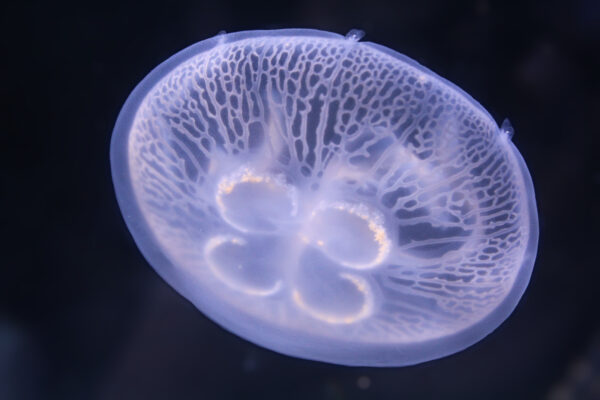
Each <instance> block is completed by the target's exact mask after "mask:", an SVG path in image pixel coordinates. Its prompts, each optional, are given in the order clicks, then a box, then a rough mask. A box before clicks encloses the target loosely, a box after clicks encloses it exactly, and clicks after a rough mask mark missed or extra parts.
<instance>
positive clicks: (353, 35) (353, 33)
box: [346, 29, 365, 42]
mask: <svg viewBox="0 0 600 400" xmlns="http://www.w3.org/2000/svg"><path fill="white" fill-rule="evenodd" d="M363 37H365V31H361V30H360V29H350V32H348V33H347V34H346V39H348V40H352V41H353V42H358V41H359V40H360V39H362V38H363Z"/></svg>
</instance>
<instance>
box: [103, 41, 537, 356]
mask: <svg viewBox="0 0 600 400" xmlns="http://www.w3.org/2000/svg"><path fill="white" fill-rule="evenodd" d="M359 39H360V35H359V34H352V35H349V37H347V38H344V37H343V36H339V35H336V34H331V33H326V32H320V31H312V30H282V31H259V32H241V33H235V34H228V35H221V36H218V37H216V38H213V39H209V40H206V41H203V42H200V43H198V44H196V45H193V46H191V47H189V48H187V49H185V50H183V51H182V52H180V53H178V54H176V55H175V56H173V57H172V58H170V59H169V60H167V61H166V62H165V63H163V64H161V65H160V66H159V67H158V68H157V69H155V70H154V71H153V72H152V73H151V74H150V75H148V77H146V78H145V79H144V80H143V81H142V83H141V84H140V85H139V86H138V87H137V88H136V89H135V90H134V92H133V93H132V94H131V96H130V98H129V99H128V100H127V103H126V104H125V106H124V108H123V110H122V112H121V114H120V116H119V119H118V121H117V125H116V127H115V131H114V134H113V141H112V147H111V160H112V170H113V177H114V181H115V187H116V191H117V196H118V199H119V204H120V206H121V208H122V211H123V215H124V217H125V220H126V222H127V224H128V226H129V228H130V230H131V232H132V234H133V236H134V239H135V240H136V242H137V244H138V246H139V247H140V249H141V250H142V252H143V253H144V255H145V256H146V258H147V259H148V260H149V262H150V263H151V264H152V265H153V267H154V268H155V269H156V270H157V271H158V273H159V274H160V275H161V276H162V277H163V278H165V279H166V280H167V282H169V283H170V284H171V285H172V286H173V287H175V288H176V289H177V290H178V291H179V292H180V293H181V294H182V295H184V296H185V297H186V298H188V299H189V300H190V301H192V302H193V303H194V304H195V305H196V306H197V307H198V308H199V309H200V310H201V311H202V312H204V313H205V314H206V315H208V316H209V317H210V318H212V319H213V320H215V321H216V322H218V323H219V324H221V325H222V326H223V327H225V328H227V329H229V330H231V331H232V332H235V333H236V334H238V335H240V336H242V337H244V338H247V339H248V340H251V341H253V342H255V343H258V344H260V345H262V346H265V347H268V348H270V349H273V350H276V351H279V352H282V353H285V354H290V355H294V356H298V357H303V358H309V359H315V360H321V361H327V362H333V363H340V364H347V365H372V366H398V365H408V364H414V363H418V362H421V361H426V360H430V359H434V358H438V357H441V356H444V355H447V354H451V353H454V352H456V351H459V350H461V349H463V348H465V347H467V346H469V345H471V344H473V343H474V342H476V341H478V340H479V339H481V338H482V337H484V336H485V335H487V334H488V333H490V332H491V331H492V330H493V329H495V328H496V327H497V326H498V325H499V324H500V323H501V322H502V321H503V320H504V319H505V318H506V317H507V316H508V315H509V314H510V313H511V311H512V310H513V309H514V307H515V306H516V304H517V302H518V300H519V298H520V297H521V295H522V293H523V291H524V290H525V287H526V286H527V283H528V281H529V277H530V274H531V270H532V267H533V262H534V258H535V252H536V249H537V234H538V226H537V213H536V207H535V199H534V193H533V187H532V184H531V178H530V176H529V173H528V171H527V168H526V166H525V164H524V162H523V160H522V159H521V157H520V155H519V153H518V152H517V150H516V148H515V147H514V145H513V144H512V142H511V141H510V138H509V135H508V134H507V132H506V131H505V130H501V129H500V128H499V127H498V125H497V124H496V122H494V120H493V119H492V118H491V117H490V116H489V114H488V113H487V112H486V111H485V110H484V109H483V108H482V107H481V106H480V105H479V104H478V103H477V102H475V101H474V100H473V99H471V98H470V97H469V96H468V95H467V94H465V93H464V92H462V91H461V90H460V89H458V88H457V87H455V86H454V85H452V84H451V83H449V82H447V81H445V80H444V79H442V78H440V77H438V76H437V75H435V74H433V73H432V72H430V71H429V70H427V69H425V68H423V67H422V66H420V65H418V64H417V63H415V62H414V61H412V60H410V59H408V58H406V57H404V56H402V55H400V54H398V53H396V52H394V51H392V50H389V49H387V48H384V47H381V46H378V45H375V44H372V43H362V42H359V41H358V40H359Z"/></svg>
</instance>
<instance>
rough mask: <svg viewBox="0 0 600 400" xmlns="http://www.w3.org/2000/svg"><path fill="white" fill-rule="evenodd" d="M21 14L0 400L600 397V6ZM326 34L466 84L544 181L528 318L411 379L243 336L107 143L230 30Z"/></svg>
mask: <svg viewBox="0 0 600 400" xmlns="http://www.w3.org/2000/svg"><path fill="white" fill-rule="evenodd" d="M14 3H15V4H3V5H1V6H0V38H1V39H0V40H1V43H2V48H1V49H2V53H1V54H2V57H1V61H0V70H1V71H2V72H3V73H2V75H1V81H0V82H1V83H0V93H1V96H0V98H1V102H2V103H1V105H0V110H1V111H0V112H1V114H0V117H1V118H0V140H1V142H0V150H1V151H2V157H0V162H1V168H0V176H1V181H0V184H1V185H0V204H1V205H2V208H1V210H2V213H1V214H0V227H1V230H0V232H1V234H2V255H3V257H2V261H1V262H0V269H1V272H2V275H1V276H0V399H3V400H12V399H120V398H123V399H132V400H133V399H145V400H147V399H148V400H149V399H246V398H258V399H281V398H285V399H306V398H308V399H359V398H382V399H388V398H389V399H406V398H408V399H420V398H423V399H439V398H444V399H599V398H600V311H598V306H599V305H600V302H599V301H598V297H599V293H600V261H599V259H600V257H599V254H600V245H599V239H600V235H599V233H598V232H599V228H598V227H599V226H600V195H599V194H600V139H599V138H600V128H599V126H600V123H599V118H600V79H599V78H598V74H599V73H600V3H599V2H596V1H592V0H580V1H565V2H562V3H561V2H533V1H525V2H491V1H483V0H481V1H468V2H442V1H433V0H421V1H414V2H413V1H407V2H390V3H385V2H382V1H378V0H372V1H359V2H355V1H336V0H309V1H304V2H291V3H287V2H284V1H280V2H272V3H262V2H257V1H231V0H217V1H194V2H189V3H187V4H186V3H177V4H171V3H170V2H166V1H163V2H151V1H148V2H144V3H140V4H137V5H134V4H123V3H122V2H118V1H115V2H110V1H101V2H97V3H93V4H92V3H89V2H81V1H80V2H74V3H72V4H67V3H63V2H35V3H33V2H24V3H23V2H21V3H19V4H16V2H14ZM283 27H309V28H318V29H324V30H330V31H334V32H339V33H346V32H347V31H348V30H349V29H351V28H360V29H364V30H365V31H366V33H367V36H366V37H365V39H364V40H368V41H373V42H377V43H380V44H383V45H386V46H388V47H391V48H393V49H396V50H398V51H400V52H402V53H404V54H407V55H408V56H410V57H412V58H414V59H416V60H417V61H419V62H421V63H422V64H423V65H426V66H427V67H429V68H430V69H432V70H433V71H435V72H437V73H438V74H440V75H442V76H444V77H446V78H448V79H449V80H450V81H452V82H454V83H456V84H457V85H458V86H460V87H462V88H463V89H464V90H465V91H467V92H468V93H470V94H471V95H472V96H473V97H474V98H476V99H477V100H479V101H480V102H481V103H482V104H483V106H484V107H486V108H487V109H488V110H489V111H490V112H491V114H492V116H493V117H494V118H496V120H497V121H498V122H501V121H502V119H504V117H507V116H508V117H509V118H510V120H511V122H512V124H513V126H514V127H515V136H514V138H513V141H514V142H515V143H516V145H517V147H518V148H519V150H520V151H521V153H522V154H523V156H524V158H525V160H526V161H527V163H528V166H529V169H530V171H531V174H532V176H533V180H534V184H535V187H536V192H537V196H538V205H539V212H540V225H541V234H540V248H539V256H538V261H537V264H536V267H535V270H534V273H533V276H532V280H531V283H530V286H529V289H528V290H527V292H526V294H525V296H524V297H523V299H522V301H521V303H520V304H519V306H518V307H517V309H516V311H515V312H514V314H513V315H512V316H511V317H510V318H509V319H508V320H507V321H506V322H505V323H504V324H502V326H501V327H500V328H499V329H498V330H496V331H495V332H494V333H493V334H492V335H490V336H489V337H487V338H486V339H484V340H483V341H481V342H480V343H478V344H476V345H474V346H472V347H470V348H469V349H467V350H465V351H463V352H461V353H459V354H455V355H453V356H450V357H446V358H444V359H442V360H437V361H432V362H428V363H425V364H421V365H418V366H414V367H408V368H396V369H369V368H346V367H339V366H334V365H327V364H322V363H317V362H310V361H304V360H299V359H293V358H289V357H285V356H282V355H279V354H276V353H273V352H270V351H267V350H264V349H261V348H258V347H256V346H254V345H252V344H250V343H248V342H245V341H244V340H241V339H239V338H237V337H236V336H233V335H232V334H230V333H228V332H226V331H224V330H223V329H221V328H219V327H218V326H216V325H215V324H214V323H212V322H211V321H209V320H208V319H206V318H205V317H204V316H203V315H202V314H201V313H200V312H198V311H197V310H196V309H195V308H194V307H193V306H192V305H191V304H190V303H188V302H187V301H186V300H184V299H183V298H182V297H181V296H179V295H178V294H176V293H175V292H174V291H173V290H172V289H171V288H170V287H169V286H167V285H166V284H165V283H164V282H163V281H162V280H161V279H160V278H159V277H158V276H157V275H156V274H155V273H154V271H153V270H152V269H151V268H150V267H149V266H148V265H147V263H146V262H145V261H144V259H143V258H142V256H141V255H140V253H139V251H138V250H137V248H136V247H135V245H134V243H133V240H132V239H131V237H130V235H129V233H128V231H127V230H126V228H125V225H124V223H123V220H122V218H121V216H120V213H119V210H118V208H117V204H116V200H115V197H114V193H113V190H112V183H111V178H110V174H109V160H108V146H109V140H110V134H111V130H112V127H113V124H114V122H115V120H116V117H117V113H118V112H119V109H120V107H121V105H122V104H123V102H124V101H125V99H126V97H127V95H128V94H129V92H130V91H131V90H132V89H133V87H134V86H135V84H136V83H137V82H139V81H140V80H141V79H142V78H143V77H144V76H145V75H146V74H147V73H148V72H149V71H150V70H151V69H152V68H153V67H154V66H156V65H157V64H158V63H160V62H161V61H163V60H164V59H166V58H167V57H168V56H170V55H171V54H173V53H174V52H176V51H177V50H180V49H182V48H183V47H186V46H188V45H190V44H192V43H194V42H196V41H199V40H201V39H204V38H207V37H209V36H212V35H214V34H216V33H217V32H218V31H220V30H226V31H237V30H243V29H258V28H283Z"/></svg>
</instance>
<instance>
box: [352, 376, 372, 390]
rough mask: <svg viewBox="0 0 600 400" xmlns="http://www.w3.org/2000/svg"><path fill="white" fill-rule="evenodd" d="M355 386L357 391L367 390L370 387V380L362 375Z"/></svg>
mask: <svg viewBox="0 0 600 400" xmlns="http://www.w3.org/2000/svg"><path fill="white" fill-rule="evenodd" d="M356 386H358V388H359V389H362V390H367V389H368V388H369V387H370V386H371V378H369V377H368V376H364V375H363V376H359V377H358V379H357V380H356Z"/></svg>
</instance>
